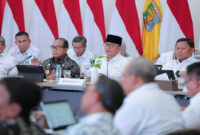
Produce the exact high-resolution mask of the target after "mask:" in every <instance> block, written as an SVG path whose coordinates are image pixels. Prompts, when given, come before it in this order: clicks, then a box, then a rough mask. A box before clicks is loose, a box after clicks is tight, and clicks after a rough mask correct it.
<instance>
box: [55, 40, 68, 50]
mask: <svg viewBox="0 0 200 135" xmlns="http://www.w3.org/2000/svg"><path fill="white" fill-rule="evenodd" d="M56 40H60V41H63V48H69V44H68V41H67V40H66V39H65V38H56Z"/></svg>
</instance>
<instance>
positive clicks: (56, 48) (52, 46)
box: [50, 45, 64, 50]
mask: <svg viewBox="0 0 200 135" xmlns="http://www.w3.org/2000/svg"><path fill="white" fill-rule="evenodd" d="M50 48H51V49H52V50H53V49H55V50H60V49H61V48H64V47H63V46H61V45H58V46H54V45H51V46H50Z"/></svg>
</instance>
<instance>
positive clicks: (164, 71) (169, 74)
mask: <svg viewBox="0 0 200 135" xmlns="http://www.w3.org/2000/svg"><path fill="white" fill-rule="evenodd" d="M164 73H166V74H167V76H168V78H169V80H175V76H174V71H173V70H159V69H156V75H160V74H164Z"/></svg>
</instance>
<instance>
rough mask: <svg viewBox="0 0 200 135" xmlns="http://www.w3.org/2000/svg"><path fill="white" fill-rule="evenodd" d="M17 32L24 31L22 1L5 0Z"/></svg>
mask: <svg viewBox="0 0 200 135" xmlns="http://www.w3.org/2000/svg"><path fill="white" fill-rule="evenodd" d="M7 1H8V5H9V6H10V9H11V11H12V14H13V18H14V20H15V22H16V24H17V26H18V28H19V31H25V25H24V10H23V4H22V0H7Z"/></svg>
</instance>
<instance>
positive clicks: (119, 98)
mask: <svg viewBox="0 0 200 135" xmlns="http://www.w3.org/2000/svg"><path fill="white" fill-rule="evenodd" d="M123 98H124V94H123V90H122V88H121V86H120V85H119V84H118V83H117V82H116V81H114V80H110V79H108V78H106V77H100V78H99V80H98V81H97V83H95V84H92V85H90V86H89V87H88V89H87V91H86V92H85V93H84V95H83V97H82V102H81V108H82V110H83V111H84V112H85V113H86V114H87V116H85V117H83V118H81V119H80V121H79V123H78V124H76V125H74V126H71V127H69V128H67V130H66V132H65V134H66V135H94V134H96V135H120V134H121V133H120V131H119V130H118V129H117V128H116V127H115V126H114V124H113V115H114V114H115V111H116V110H117V109H118V108H119V107H120V106H121V104H122V102H123ZM88 99H89V100H88Z"/></svg>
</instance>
